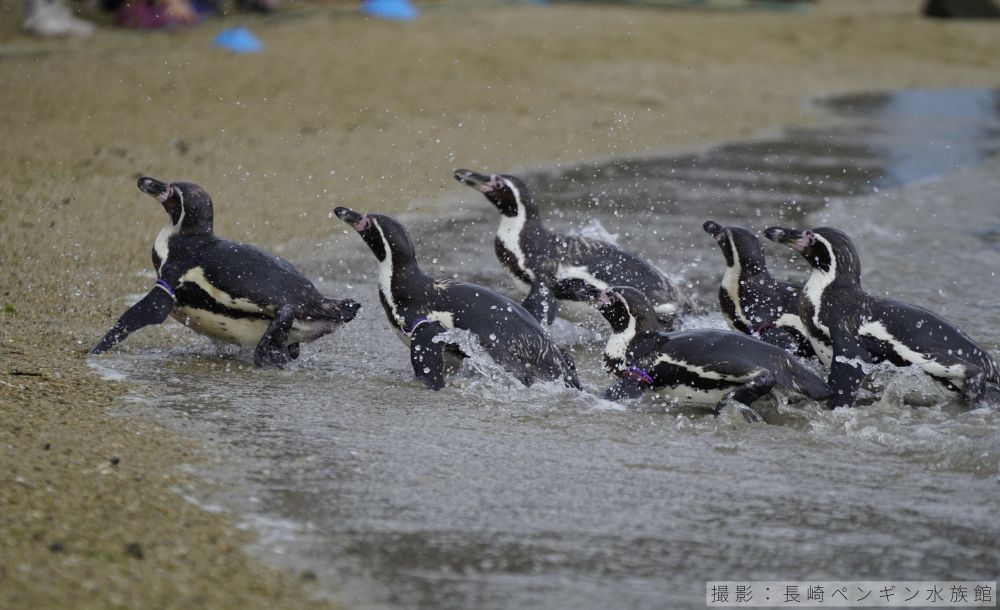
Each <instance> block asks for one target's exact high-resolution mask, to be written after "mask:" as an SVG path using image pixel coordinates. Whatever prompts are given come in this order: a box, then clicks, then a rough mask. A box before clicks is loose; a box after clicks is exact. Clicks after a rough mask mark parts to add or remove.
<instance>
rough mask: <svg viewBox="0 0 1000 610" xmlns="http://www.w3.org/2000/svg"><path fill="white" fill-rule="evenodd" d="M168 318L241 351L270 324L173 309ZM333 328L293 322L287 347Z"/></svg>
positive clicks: (326, 323)
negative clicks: (241, 348)
mask: <svg viewBox="0 0 1000 610" xmlns="http://www.w3.org/2000/svg"><path fill="white" fill-rule="evenodd" d="M170 315H171V316H173V317H174V319H176V320H177V321H178V322H180V323H181V324H183V325H184V326H187V327H189V328H190V329H191V330H194V331H195V332H198V333H201V334H203V335H207V336H209V337H212V338H213V339H218V340H219V341H225V342H226V343H235V344H237V345H242V346H244V347H255V346H256V345H257V344H258V343H259V342H260V339H261V337H263V336H264V333H265V332H266V331H267V327H268V326H270V324H271V319H269V318H268V319H263V318H232V317H229V316H225V315H222V314H218V313H214V312H211V311H206V310H204V309H196V308H193V307H177V308H175V309H174V311H173V312H172V313H171V314H170ZM336 326H337V325H336V323H334V322H331V321H329V320H295V322H294V323H293V324H292V331H291V332H290V333H289V334H288V343H290V344H291V343H308V342H310V341H314V340H316V339H318V338H319V337H322V336H323V335H327V334H329V333H330V332H331V331H333V329H334V328H335V327H336Z"/></svg>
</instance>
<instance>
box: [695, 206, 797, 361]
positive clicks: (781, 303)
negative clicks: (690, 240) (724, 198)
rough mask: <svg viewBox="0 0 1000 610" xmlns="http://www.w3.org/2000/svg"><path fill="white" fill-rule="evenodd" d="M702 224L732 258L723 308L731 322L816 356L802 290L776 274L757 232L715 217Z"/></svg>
mask: <svg viewBox="0 0 1000 610" xmlns="http://www.w3.org/2000/svg"><path fill="white" fill-rule="evenodd" d="M702 227H703V228H704V229H705V232H706V233H708V234H709V235H711V236H712V237H713V238H714V239H715V241H716V243H718V244H719V249H720V250H722V255H723V256H724V257H725V259H726V272H725V274H724V275H723V276H722V284H721V285H720V286H719V306H720V307H721V308H722V314H723V315H724V316H725V317H726V321H727V322H729V326H730V327H732V328H733V330H736V331H739V332H741V333H743V334H746V335H751V336H754V337H757V338H759V339H761V340H762V341H765V342H766V343H770V344H771V345H777V346H778V347H781V348H784V349H787V350H789V351H791V352H793V353H795V354H796V355H797V356H799V357H801V358H811V357H812V356H814V355H815V353H814V352H813V349H812V346H811V345H810V344H809V338H808V336H807V335H806V329H805V326H804V325H803V324H802V319H801V318H800V317H799V295H800V294H801V292H802V289H801V288H800V287H798V286H795V285H793V284H789V283H788V282H782V281H779V280H776V279H775V278H774V277H773V276H772V275H771V272H770V271H768V269H767V262H766V261H765V260H764V246H763V244H761V243H760V240H759V239H757V236H756V235H754V234H753V233H752V232H751V231H750V230H748V229H745V228H743V227H736V226H728V227H726V226H722V225H720V224H719V223H717V222H715V221H712V220H706V221H705V224H704V225H702Z"/></svg>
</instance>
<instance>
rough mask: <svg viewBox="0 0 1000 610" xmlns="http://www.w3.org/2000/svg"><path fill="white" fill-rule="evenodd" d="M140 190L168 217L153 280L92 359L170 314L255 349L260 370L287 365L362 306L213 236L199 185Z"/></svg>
mask: <svg viewBox="0 0 1000 610" xmlns="http://www.w3.org/2000/svg"><path fill="white" fill-rule="evenodd" d="M138 187H139V190H140V191H142V192H144V193H146V194H147V195H150V196H151V197H153V198H155V199H156V200H157V201H159V202H160V204H161V205H162V206H163V209H164V211H165V212H166V213H167V216H168V217H169V221H168V222H167V224H166V226H164V227H163V229H161V230H160V232H159V234H158V235H157V236H156V239H155V241H154V242H153V251H152V258H153V267H154V269H155V270H156V282H155V284H154V285H153V287H152V289H151V290H150V291H149V293H147V294H146V295H145V296H144V297H143V298H142V299H140V300H139V302H137V303H136V304H135V305H133V306H132V307H131V308H129V309H128V311H126V312H125V313H124V314H123V315H122V316H121V318H119V320H118V321H117V322H115V324H114V326H112V328H111V329H110V330H109V331H108V332H107V334H105V335H104V337H103V338H102V339H101V340H100V341H99V342H98V343H97V345H95V346H94V347H93V348H92V349H91V350H90V354H100V353H103V352H106V351H108V350H109V349H111V348H112V347H114V346H115V345H117V344H118V343H120V342H122V341H123V340H125V338H126V337H128V336H129V334H131V333H133V332H135V331H137V330H139V329H142V328H144V327H146V326H150V325H153V324H161V323H163V322H164V321H166V319H167V318H168V317H171V316H172V317H173V318H174V319H176V320H177V321H179V322H180V323H181V324H183V325H184V326H186V327H188V328H191V329H192V330H194V331H196V332H198V333H201V334H203V335H206V336H208V337H210V338H212V339H214V340H217V341H221V342H223V343H233V344H236V345H240V346H243V347H251V348H253V360H254V364H255V365H256V366H258V367H283V366H285V365H287V364H288V363H289V362H290V361H292V360H294V359H296V358H298V357H299V353H300V344H302V343H308V342H311V341H315V340H316V339H319V338H320V337H323V336H325V335H328V334H331V333H333V332H334V331H335V330H337V328H339V327H340V326H341V325H343V324H346V323H347V322H350V321H351V320H352V319H354V317H355V315H356V314H357V312H358V309H359V308H360V305H359V304H358V303H356V302H355V301H353V300H351V299H345V300H337V299H333V298H328V297H325V296H323V295H322V294H320V293H319V291H318V290H317V289H316V286H315V285H314V284H313V283H312V282H311V281H310V280H309V279H308V278H306V277H305V276H304V275H303V274H302V273H300V272H299V271H298V270H297V269H296V268H295V267H294V266H293V265H292V264H291V263H289V262H288V261H286V260H284V259H282V258H280V257H278V256H275V255H274V254H271V253H269V252H266V251H264V250H262V249H260V248H257V247H256V246H251V245H248V244H242V243H239V242H235V241H230V240H226V239H222V238H220V237H218V236H216V235H215V233H214V232H213V204H212V199H211V197H209V195H208V193H206V192H205V190H204V189H202V188H201V187H200V186H198V185H196V184H191V183H187V182H175V183H165V182H162V181H160V180H156V179H155V178H149V177H144V178H140V179H139V181H138Z"/></svg>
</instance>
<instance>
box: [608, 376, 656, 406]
mask: <svg viewBox="0 0 1000 610" xmlns="http://www.w3.org/2000/svg"><path fill="white" fill-rule="evenodd" d="M647 387H649V384H648V383H646V382H644V381H642V380H639V379H636V378H634V377H623V378H621V379H619V380H618V382H617V383H615V384H614V385H613V386H611V387H610V388H608V389H607V390H604V393H602V394H601V398H603V399H605V400H615V401H618V400H628V399H630V398H639V397H640V396H642V395H643V393H644V392H645V391H646V388H647Z"/></svg>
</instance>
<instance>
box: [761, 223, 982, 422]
mask: <svg viewBox="0 0 1000 610" xmlns="http://www.w3.org/2000/svg"><path fill="white" fill-rule="evenodd" d="M764 235H765V236H766V237H767V238H768V239H770V240H771V241H775V242H777V243H780V244H784V245H785V246H788V247H789V248H792V249H793V250H795V251H796V252H798V253H799V254H801V255H802V257H803V258H805V259H806V261H808V263H809V265H810V266H811V267H812V271H811V273H810V275H809V280H808V281H807V282H806V285H805V287H804V288H803V290H802V296H801V300H800V309H799V315H800V316H801V318H802V321H803V323H804V324H805V328H806V332H808V333H809V340H810V341H811V342H812V345H813V348H814V349H815V351H816V354H817V355H818V356H819V358H820V360H821V361H822V362H823V363H824V364H826V365H828V366H829V367H830V378H829V383H830V387H831V389H833V391H834V394H833V396H832V397H831V398H830V400H829V401H828V402H827V406H828V407H829V408H831V409H834V408H836V407H842V406H851V405H853V404H854V400H855V398H856V397H857V393H858V389H859V388H860V387H861V382H862V381H863V380H864V376H865V372H864V369H863V364H864V363H878V362H885V361H888V362H891V363H892V364H895V365H896V366H910V365H916V366H918V367H920V368H921V369H923V371H924V372H925V373H927V374H928V375H930V376H931V377H933V378H934V379H936V380H938V381H939V382H941V383H942V384H943V385H944V386H945V387H947V388H949V389H951V390H954V391H957V392H960V393H961V395H962V398H963V399H964V400H965V402H967V403H969V404H974V403H976V402H978V401H979V400H981V399H982V398H983V397H984V396H985V394H986V392H987V390H990V389H1000V370H998V369H997V365H996V363H995V362H994V361H993V359H992V358H991V357H990V355H989V354H988V353H987V352H986V350H984V349H982V348H981V347H979V346H978V345H976V343H975V342H974V341H973V340H972V339H970V338H969V337H968V336H966V335H965V333H963V332H962V331H960V330H959V329H957V328H956V327H955V326H953V325H952V324H950V323H949V322H948V321H946V320H944V319H943V318H941V317H940V316H937V315H935V314H933V313H931V312H929V311H927V310H926V309H923V308H920V307H917V306H915V305H910V304H908V303H904V302H902V301H896V300H892V299H882V298H878V297H874V296H871V295H869V294H868V293H866V292H865V291H864V289H862V287H861V261H860V259H859V258H858V253H857V250H855V248H854V243H853V242H851V239H850V238H849V237H848V236H847V235H846V234H845V233H844V232H843V231H840V230H838V229H832V228H828V227H822V228H818V229H812V230H805V231H801V230H798V229H786V228H782V227H771V228H769V229H767V230H766V231H765V232H764Z"/></svg>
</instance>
